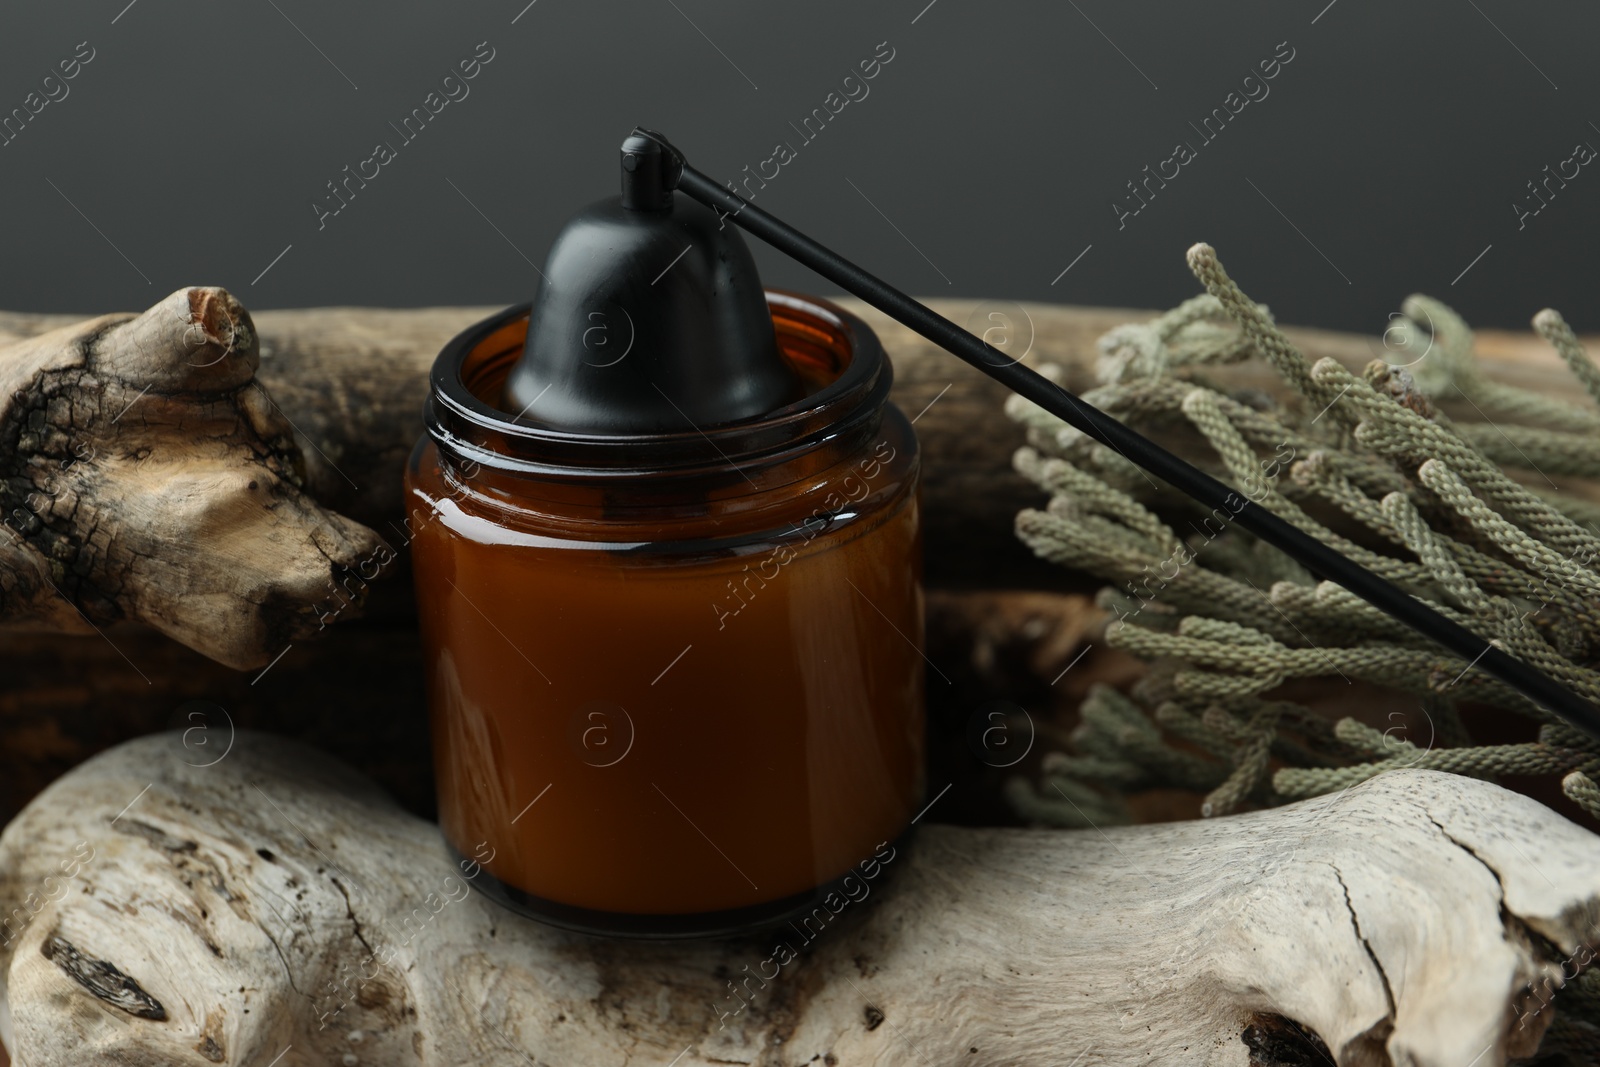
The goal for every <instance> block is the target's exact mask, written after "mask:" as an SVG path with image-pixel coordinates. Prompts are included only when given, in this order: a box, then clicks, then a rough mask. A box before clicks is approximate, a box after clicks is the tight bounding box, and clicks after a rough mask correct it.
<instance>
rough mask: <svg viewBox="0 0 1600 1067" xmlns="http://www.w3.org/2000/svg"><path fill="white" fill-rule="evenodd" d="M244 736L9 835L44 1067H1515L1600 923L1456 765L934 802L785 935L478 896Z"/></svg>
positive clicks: (2, 874) (144, 754) (134, 759)
mask: <svg viewBox="0 0 1600 1067" xmlns="http://www.w3.org/2000/svg"><path fill="white" fill-rule="evenodd" d="M213 740H219V739H213ZM227 740H228V742H229V747H227V748H223V747H222V746H221V745H217V746H215V747H209V748H208V747H204V746H197V745H195V744H194V743H193V738H192V737H189V736H188V735H186V734H181V733H168V734H161V735H156V736H152V737H147V738H143V739H140V740H138V741H134V742H131V743H129V744H126V745H123V746H121V747H120V748H117V749H115V750H113V751H111V752H109V753H106V754H104V755H102V756H100V757H98V758H96V759H95V760H93V761H91V762H90V763H88V764H86V765H84V766H82V767H80V768H78V769H77V770H75V771H73V772H72V773H71V774H69V775H67V776H66V777H65V778H63V779H62V780H61V781H59V782H57V783H56V784H55V785H53V786H52V787H51V788H50V789H49V790H47V791H46V792H45V793H44V794H43V795H42V796H40V797H39V798H38V799H37V800H36V801H35V802H34V803H33V804H32V805H30V807H29V808H28V809H27V810H26V811H25V812H24V813H23V814H22V815H21V816H20V817H19V818H18V819H17V820H15V821H14V822H13V823H12V824H11V826H9V827H8V828H7V829H6V831H5V833H4V835H3V836H0V915H4V916H6V917H7V918H6V919H5V920H4V922H3V923H0V930H3V934H4V937H5V939H6V943H5V945H4V947H3V948H0V975H3V976H4V985H5V990H4V992H5V996H6V1001H7V1004H8V1005H9V1018H8V1020H7V1021H6V1026H5V1033H4V1036H5V1040H6V1043H7V1045H8V1046H9V1047H10V1048H11V1049H12V1050H13V1052H14V1053H15V1055H16V1056H17V1060H18V1064H19V1067H68V1065H71V1067H76V1065H78V1064H82V1063H86V1062H95V1063H112V1064H139V1065H148V1064H157V1063H159V1064H172V1065H178V1064H193V1065H195V1067H205V1065H208V1064H217V1063H227V1064H241V1065H243V1064H250V1065H255V1067H265V1065H267V1064H274V1065H276V1067H301V1065H312V1064H316V1065H322V1064H328V1063H344V1064H362V1065H367V1067H390V1065H395V1067H398V1065H401V1064H406V1065H437V1067H445V1065H450V1067H455V1065H459V1064H464V1063H472V1064H484V1065H501V1064H503V1065H506V1067H511V1065H521V1064H527V1063H538V1064H541V1065H543V1064H550V1065H552V1067H559V1065H562V1064H602V1063H605V1064H621V1063H650V1064H661V1065H666V1064H669V1063H673V1064H677V1065H679V1067H690V1065H705V1064H726V1063H747V1064H762V1065H779V1064H783V1065H790V1064H796V1065H797V1064H809V1063H829V1064H860V1063H921V1064H954V1063H960V1064H968V1065H971V1067H983V1065H987V1064H1034V1063H1077V1064H1080V1065H1083V1067H1091V1065H1092V1067H1113V1065H1128V1067H1133V1065H1141V1067H1143V1065H1147V1064H1151V1063H1198V1064H1208V1065H1243V1064H1246V1063H1255V1064H1285V1063H1298V1062H1304V1063H1314V1062H1322V1058H1323V1057H1331V1058H1332V1059H1333V1060H1335V1061H1336V1062H1337V1063H1339V1064H1340V1065H1344V1067H1375V1065H1379V1064H1408V1065H1415V1067H1465V1065H1467V1064H1473V1065H1475V1067H1494V1065H1498V1064H1503V1063H1505V1062H1506V1061H1507V1059H1508V1058H1510V1057H1519V1056H1527V1055H1530V1054H1531V1053H1532V1052H1533V1050H1534V1049H1535V1048H1536V1047H1537V1045H1538V1044H1539V1041H1540V1038H1541V1036H1542V1035H1543V1034H1544V1032H1545V1030H1546V1028H1547V1027H1549V1026H1550V1025H1551V1024H1552V1022H1553V1021H1556V1020H1557V1019H1558V1018H1559V1014H1558V1010H1559V1007H1560V1001H1559V1000H1556V1001H1554V1002H1552V1001H1551V994H1552V993H1553V992H1554V991H1555V990H1556V989H1557V988H1559V987H1560V985H1561V984H1562V981H1563V977H1562V975H1563V967H1564V966H1565V970H1566V972H1567V973H1568V974H1570V973H1575V972H1576V971H1577V969H1578V968H1579V967H1580V966H1582V965H1583V964H1585V963H1587V961H1588V960H1589V959H1591V958H1592V953H1593V949H1594V948H1595V945H1596V942H1597V940H1600V933H1597V928H1596V916H1597V915H1600V838H1596V837H1595V836H1593V835H1591V834H1589V833H1587V832H1586V831H1583V830H1580V829H1578V828H1577V827H1574V826H1573V825H1571V824H1570V823H1567V822H1566V821H1565V820H1563V819H1561V818H1560V817H1559V816H1557V815H1555V814H1554V813H1552V812H1550V811H1549V810H1548V809H1546V808H1543V807H1541V806H1540V805H1538V804H1537V803H1535V802H1533V801H1530V800H1528V799H1526V798H1524V797H1521V796H1517V795H1515V794H1513V793H1510V792H1507V791H1506V790H1503V789H1501V788H1499V787H1497V786H1493V785H1489V784H1487V783H1483V782H1479V781H1476V780H1472V779H1467V778H1461V777H1456V776H1451V775H1444V774H1438V773H1434V772H1425V771H1398V772H1394V773H1391V774H1386V775H1383V776H1381V777H1379V778H1377V779H1375V780H1373V781H1370V782H1367V783H1364V784H1362V785H1360V786H1358V787H1356V788H1354V789H1352V790H1350V791H1348V792H1346V793H1344V794H1341V795H1338V796H1332V797H1324V798H1320V799H1318V800H1314V801H1308V802H1305V803H1301V804H1296V805H1293V806H1290V807H1285V808H1279V809H1275V810H1272V811H1267V812H1259V813H1255V814H1250V815H1241V816H1235V817H1230V818H1225V819H1218V820H1211V821H1204V822H1188V823H1175V824H1170V825H1163V826H1144V827H1137V828H1129V829H1113V830H1108V831H1106V832H1104V833H1100V832H1097V831H1084V832H1069V831H1025V830H962V829H956V828H951V827H932V826H930V827H925V828H924V829H923V830H922V831H921V832H920V837H919V838H918V839H917V840H916V841H915V842H913V843H912V845H911V846H910V847H907V848H904V849H903V850H901V851H900V852H898V853H894V854H893V855H889V854H884V855H882V856H881V862H880V863H878V864H875V865H873V867H871V868H868V867H866V866H863V868H861V871H860V878H859V879H858V889H857V890H855V891H853V892H852V896H853V897H854V899H851V900H848V901H846V900H841V899H839V898H834V899H832V900H830V901H828V902H826V903H825V905H824V906H823V907H822V908H821V910H819V911H818V912H815V913H813V915H812V917H811V919H810V920H808V921H807V922H805V923H797V924H796V925H795V926H792V927H783V928H780V929H779V930H777V931H776V932H775V933H774V934H773V935H772V936H771V937H769V938H756V939H747V940H734V941H725V942H714V943H705V942H701V943H680V944H659V943H644V944H640V943H624V942H613V941H605V940H598V939H591V938H584V937H580V936H577V935H569V934H565V933H562V932H559V931H557V930H554V929H552V928H549V927H546V926H543V925H541V924H539V923H536V922H532V921H529V920H525V919H523V918H520V917H519V916H516V915H513V914H511V913H509V912H507V911H504V910H502V909H500V908H499V907H498V906H497V905H495V904H493V903H490V902H488V901H486V900H485V899H484V898H482V897H481V896H479V895H478V894H475V893H471V892H470V891H469V886H470V885H471V883H472V881H473V878H474V877H475V876H477V875H478V873H479V871H478V869H477V868H476V867H475V865H474V864H472V863H470V862H467V863H462V864H457V863H456V862H454V861H453V859H452V858H451V856H450V855H449V854H447V852H446V849H445V847H444V845H443V843H442V841H441V839H440V836H439V833H438V830H437V828H436V827H434V826H433V825H431V824H428V823H425V822H422V821H420V820H417V819H415V818H413V817H411V816H409V815H406V814H404V813H402V812H401V811H400V810H399V809H398V808H397V807H396V806H395V805H394V804H393V802H392V801H390V800H389V799H388V798H387V797H385V796H384V795H383V794H382V793H380V792H379V791H377V790H376V789H374V788H373V787H372V786H371V785H370V784H369V783H367V782H366V781H364V780H363V779H361V778H360V777H358V776H356V775H354V774H353V773H352V772H351V771H350V770H349V768H347V767H344V766H342V765H340V764H339V763H337V762H336V761H334V760H332V759H330V758H328V757H326V756H323V755H321V754H319V753H317V752H314V751H312V750H309V749H307V748H305V747H303V746H300V745H297V744H294V743H292V742H288V741H284V740H281V739H277V738H271V737H267V736H264V735H256V734H250V733H241V734H238V735H236V736H232V737H229V738H228V739H227ZM723 845H724V846H725V847H726V848H729V849H732V850H734V851H735V852H737V850H738V848H739V845H738V843H737V842H724V843H723ZM474 851H475V852H476V854H477V855H478V856H480V857H482V858H483V860H484V862H486V863H492V862H493V861H492V855H491V854H492V852H493V843H492V842H490V843H487V845H486V846H484V847H479V848H476V849H475V850H474ZM707 851H708V855H707V856H688V855H686V856H684V857H683V862H685V863H697V862H703V861H715V860H716V859H717V857H716V856H715V855H714V854H711V853H710V851H709V846H708V850H707ZM880 852H882V850H880ZM1530 853H1531V855H1530ZM780 944H781V945H784V946H786V947H787V948H788V950H789V951H788V952H784V951H782V950H780V949H779V947H778V946H779V945H780ZM791 955H792V958H791ZM1562 1027H1563V1031H1562V1035H1563V1036H1562V1039H1563V1040H1564V1041H1568V1042H1572V1041H1574V1040H1585V1039H1587V1040H1593V1039H1594V1037H1595V1036H1596V1034H1595V1033H1594V1032H1592V1031H1590V1030H1588V1029H1586V1028H1582V1027H1579V1028H1578V1029H1576V1030H1574V1029H1573V1027H1572V1024H1570V1023H1566V1022H1565V1021H1563V1022H1562ZM1319 1043H1320V1045H1321V1046H1322V1047H1325V1049H1326V1052H1325V1053H1324V1052H1321V1051H1320V1050H1319V1048H1318V1045H1319ZM1297 1057H1303V1058H1297Z"/></svg>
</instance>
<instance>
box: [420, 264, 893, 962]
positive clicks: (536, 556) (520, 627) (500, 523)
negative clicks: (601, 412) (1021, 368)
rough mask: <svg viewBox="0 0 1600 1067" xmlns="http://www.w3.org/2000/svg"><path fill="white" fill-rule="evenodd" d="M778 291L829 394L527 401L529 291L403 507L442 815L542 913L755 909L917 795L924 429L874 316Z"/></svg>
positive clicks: (489, 334)
mask: <svg viewBox="0 0 1600 1067" xmlns="http://www.w3.org/2000/svg"><path fill="white" fill-rule="evenodd" d="M767 304H768V308H769V310H770V311H771V313H772V318H773V322H774V326H775V328H776V333H777V338H778V344H779V349H780V351H781V352H782V354H783V357H784V358H785V360H787V361H788V362H789V363H790V365H791V366H792V367H793V368H794V369H795V370H796V371H797V372H798V373H799V375H800V377H801V379H802V380H803V381H804V382H805V383H806V387H807V390H808V393H807V395H806V396H804V397H803V398H802V399H800V400H798V401H797V402H795V403H792V404H790V405H788V406H786V407H783V408H780V409H779V410H777V411H774V412H771V413H770V414H767V415H764V416H761V417H759V418H755V419H751V420H746V421H742V422H735V423H726V424H722V425H718V426H705V427H701V428H699V429H690V430H685V431H684V432H682V433H667V434H659V435H649V436H608V435H597V434H578V433H566V432H559V431H555V430H551V429H548V428H543V427H539V426H533V425H529V424H527V423H526V422H519V421H516V420H515V419H514V418H513V413H508V412H506V411H503V410H501V409H500V406H499V397H500V395H501V384H502V382H503V380H504V378H505V375H506V373H507V370H508V368H509V367H510V366H511V365H512V364H513V363H514V362H515V361H516V360H517V359H518V357H519V356H520V355H521V350H522V344H523V339H524V336H525V333H526V330H527V323H528V308H527V307H526V306H523V307H520V308H512V309H510V310H508V311H506V312H504V313H502V314H500V315H498V316H495V317H494V318H491V319H489V320H486V321H485V322H482V323H480V324H478V325H477V326H474V327H472V328H471V329H469V330H467V331H466V332H464V333H463V334H461V335H460V336H459V337H457V338H456V339H455V340H453V341H452V342H451V343H450V344H449V345H448V346H447V347H446V348H445V349H444V351H443V352H442V353H441V355H440V357H439V360H438V362H437V364H436V366H435V368H434V372H433V378H432V395H431V397H430V399H429V401H428V404H427V415H426V418H427V430H428V432H427V435H426V436H425V437H424V438H423V439H422V441H421V442H420V443H419V444H418V446H417V449H416V451H415V452H414V453H413V455H412V457H411V460H410V463H409V465H408V469H407V475H406V502H407V512H408V515H409V517H410V518H409V525H410V531H409V533H410V536H411V545H412V548H413V563H414V567H415V572H416V582H417V597H418V602H419V607H420V611H421V619H422V636H423V649H424V667H425V670H426V676H427V685H428V689H429V698H430V703H431V707H432V723H433V742H434V761H435V768H436V772H437V777H438V789H439V814H440V822H441V823H442V826H443V829H444V833H445V836H446V838H447V839H448V840H449V842H450V844H451V845H452V846H453V848H454V849H455V850H456V852H457V853H458V854H459V855H460V856H461V857H462V858H463V859H464V860H465V861H466V862H465V863H464V867H465V869H467V872H468V873H469V874H471V875H473V876H474V878H473V881H474V884H476V885H478V886H479V888H480V889H483V890H484V891H486V892H488V893H489V894H490V895H492V896H495V897H497V898H498V899H500V900H501V901H502V902H505V903H507V904H509V905H510V906H512V907H514V908H516V909H518V910H521V911H524V912H526V913H529V914H532V915H534V916H535V917H538V918H542V919H544V920H546V921H549V922H553V923H556V924H558V925H562V926H566V927H569V928H573V929H580V930H585V931H590V932H597V933H606V934H623V935H635V936H654V937H672V936H712V935H721V934H726V933H733V932H743V931H748V930H754V929H757V928H760V927H762V926H764V925H766V924H768V923H772V922H776V921H778V920H781V919H782V918H784V917H786V916H790V915H792V914H794V913H798V912H801V911H805V910H809V909H811V908H812V907H814V906H815V905H816V904H817V902H818V901H819V900H821V899H822V898H823V897H824V896H826V895H827V894H828V893H829V891H830V888H831V887H833V886H834V885H835V884H836V883H837V881H838V880H839V879H842V878H844V877H845V876H847V875H848V874H849V873H850V872H851V870H852V868H853V867H855V866H856V865H858V864H861V863H862V862H863V861H868V860H870V859H871V858H872V857H873V856H874V855H876V856H877V859H878V860H879V861H882V860H883V859H885V858H886V856H892V855H893V853H890V852H888V851H887V849H886V848H885V846H886V845H887V846H888V847H889V848H892V847H893V844H894V842H895V841H896V839H897V838H899V837H900V836H901V835H902V833H903V832H904V831H905V830H906V828H907V826H908V824H909V821H910V819H911V818H912V816H913V815H914V814H915V812H916V810H917V808H918V806H919V804H920V802H921V800H922V796H923V748H924V712H923V670H924V664H923V660H922V654H921V651H920V647H921V644H922V589H921V556H922V553H921V534H920V518H919V498H918V491H917V477H918V456H917V445H916V439H915V437H914V435H913V433H912V430H911V426H910V424H909V423H908V422H907V420H906V418H905V416H904V415H903V414H902V413H901V412H900V411H899V409H897V408H896V407H895V406H894V405H893V404H891V403H890V402H889V399H888V393H889V384H890V380H891V377H892V372H891V369H890V366H889V363H888V360H887V359H886V358H885V356H884V353H883V349H882V347H881V346H880V345H879V343H878V341H877V339H876V337H875V336H874V335H873V334H872V332H871V331H870V330H869V329H868V328H867V326H866V325H865V324H864V323H862V322H861V321H860V320H858V319H856V318H855V317H853V316H851V315H849V314H847V313H845V312H844V311H842V310H840V309H838V308H836V307H834V306H832V305H830V304H828V303H826V302H824V301H821V300H816V299H812V298H808V297H801V296H797V295H792V294H785V293H778V292H770V291H769V292H768V294H767Z"/></svg>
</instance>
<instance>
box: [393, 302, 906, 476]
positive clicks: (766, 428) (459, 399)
mask: <svg viewBox="0 0 1600 1067" xmlns="http://www.w3.org/2000/svg"><path fill="white" fill-rule="evenodd" d="M765 295H766V298H767V307H768V310H769V311H770V312H771V314H772V319H773V327H774V329H775V331H776V333H777V338H778V347H779V350H780V351H783V352H784V353H785V354H786V355H787V354H788V352H789V348H792V347H793V346H795V345H798V344H802V343H806V342H810V343H813V344H815V343H823V344H828V345H831V346H832V347H833V348H834V349H835V350H838V351H842V352H843V353H844V354H845V357H846V359H847V360H848V362H847V363H846V365H845V367H844V369H843V370H842V371H841V372H840V373H839V374H838V375H837V376H836V377H835V378H834V379H833V380H832V381H830V382H828V383H827V384H826V385H824V386H823V387H822V388H820V389H817V390H815V391H814V392H812V393H810V394H808V395H807V396H805V397H803V398H801V399H800V400H797V401H795V402H793V403H790V404H787V405H785V406H783V407H781V408H778V409H777V410H775V411H771V412H767V413H765V414H762V415H758V416H755V417H753V418H748V419H740V420H737V421H734V422H726V423H717V424H714V425H707V426H699V427H692V428H691V429H688V430H683V431H673V432H668V433H650V434H612V433H587V432H574V431H567V430H556V429H552V428H550V427H546V426H540V425H537V424H534V423H524V422H519V421H517V417H516V416H513V415H511V414H509V413H508V412H505V411H503V410H501V409H499V408H497V407H495V406H493V405H491V404H489V403H487V402H485V401H484V400H482V399H480V397H479V396H478V394H477V393H475V392H474V391H473V389H472V383H471V382H469V380H468V379H467V377H466V376H465V375H464V373H463V371H464V369H465V368H466V365H467V361H468V358H469V357H471V356H473V355H476V354H477V353H478V352H479V350H480V349H481V348H482V347H483V346H484V345H485V344H487V343H489V342H490V341H491V340H492V339H494V338H495V336H496V335H497V334H502V333H505V334H507V335H508V337H509V335H510V334H514V333H515V332H516V328H517V327H518V325H519V324H520V325H521V327H522V332H523V334H524V335H525V333H526V328H527V327H526V322H527V318H528V315H529V311H530V308H531V304H530V303H524V304H515V305H512V306H511V307H508V308H506V309H505V310H504V311H501V312H498V313H496V314H494V315H491V316H489V317H488V318H486V319H483V320H481V321H479V322H476V323H474V324H473V325H471V326H469V327H467V328H466V329H465V330H463V331H461V332H460V333H459V334H457V335H456V336H455V337H453V338H451V340H450V341H449V342H447V343H446V344H445V346H444V348H443V349H441V350H440V352H439V356H438V358H437V359H436V360H435V361H434V365H433V370H432V373H431V374H430V376H429V383H430V392H429V397H428V400H427V403H426V405H425V409H424V422H425V424H426V426H427V431H428V433H429V435H430V436H431V437H432V438H433V440H434V441H435V442H437V444H438V445H439V447H440V449H441V451H445V452H449V453H452V454H454V455H455V456H457V457H458V458H460V459H462V460H467V461H471V462H474V463H477V464H481V465H483V466H486V467H490V468H491V469H497V470H502V471H507V472H511V473H522V474H532V475H542V476H546V477H555V478H563V479H568V478H579V479H584V480H590V479H594V478H603V479H605V478H634V477H639V476H643V475H650V474H655V475H663V474H664V475H673V476H677V475H682V476H701V475H707V474H717V473H723V472H728V471H730V470H733V471H736V472H741V473H742V472H744V471H747V470H752V469H764V468H767V467H770V466H773V465H776V464H779V463H782V462H783V461H785V460H786V459H788V458H790V457H792V456H794V455H797V454H800V453H803V452H805V451H808V450H810V449H812V448H814V447H816V446H818V445H820V444H822V443H824V442H826V441H829V440H833V439H835V438H837V437H839V436H841V435H843V434H849V433H851V432H852V431H856V432H860V431H861V430H863V429H865V430H866V431H867V432H870V431H871V429H872V428H873V427H875V426H876V425H877V422H878V421H879V420H880V419H881V417H882V412H883V409H884V407H885V405H886V404H887V402H888V397H889V388H890V386H891V385H892V384H893V380H894V370H893V367H892V366H891V364H890V363H889V360H888V357H887V356H886V355H885V353H884V350H883V345H882V343H881V342H879V340H878V337H877V335H876V334H875V333H874V332H873V331H872V328H871V327H869V326H868V325H867V324H866V323H865V322H864V321H862V320H861V319H860V318H858V317H857V316H855V315H852V314H851V313H850V312H848V311H845V310H844V309H843V308H840V307H838V306H837V305H835V304H833V303H831V302H829V301H827V300H823V299H821V298H819V297H813V296H805V295H802V294H799V293H793V292H788V291H784V290H777V289H768V290H766V291H765ZM502 340H503V341H504V340H506V338H503V339H502ZM513 340H514V343H512V344H510V345H509V347H507V348H506V349H504V350H503V351H502V352H501V353H499V354H498V357H497V358H498V362H496V363H495V366H496V367H499V366H502V365H504V366H507V367H508V366H509V363H510V362H511V361H512V360H514V359H515V358H516V357H517V356H520V354H521V351H522V345H523V343H524V342H523V339H522V338H514V339H513ZM786 341H787V342H788V344H789V348H786V346H785V342H786Z"/></svg>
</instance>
